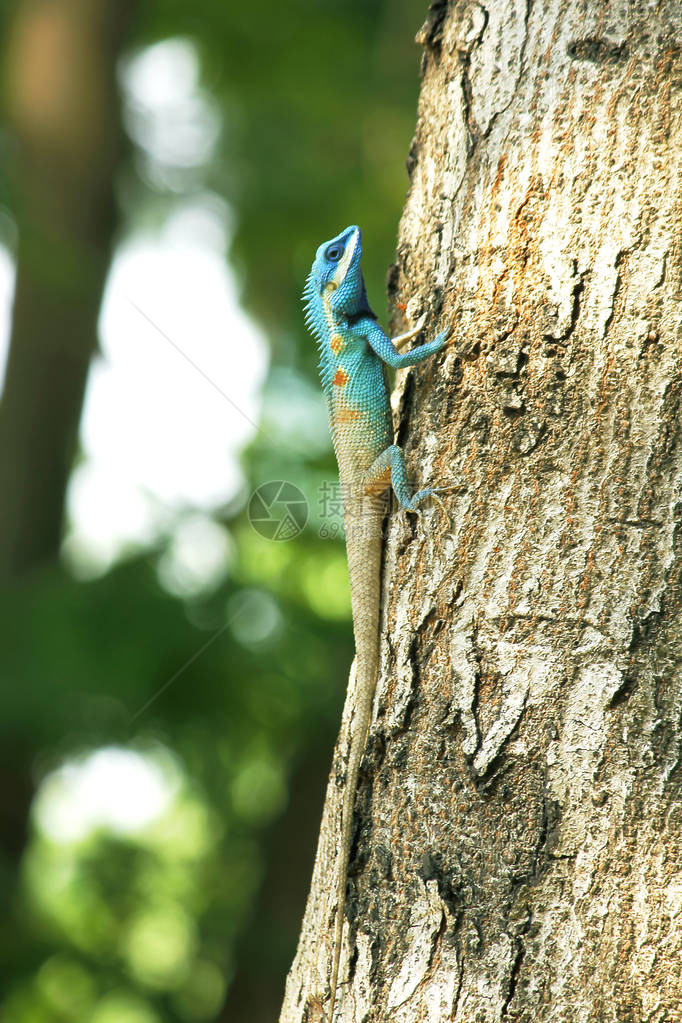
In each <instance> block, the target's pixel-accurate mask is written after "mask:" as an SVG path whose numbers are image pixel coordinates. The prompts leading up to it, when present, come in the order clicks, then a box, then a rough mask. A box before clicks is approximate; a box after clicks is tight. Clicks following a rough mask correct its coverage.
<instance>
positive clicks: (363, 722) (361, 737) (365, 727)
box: [328, 658, 377, 1023]
mask: <svg viewBox="0 0 682 1023" xmlns="http://www.w3.org/2000/svg"><path fill="white" fill-rule="evenodd" d="M372 660H373V662H374V663H370V664H367V663H366V662H365V663H363V664H358V661H356V684H355V693H356V703H355V708H354V717H355V728H354V730H353V737H352V739H351V745H350V754H349V757H348V767H347V769H346V783H345V787H344V792H343V803H342V807H341V845H340V852H339V860H338V863H337V874H336V887H335V893H334V896H335V898H334V901H335V904H336V920H335V923H334V946H333V947H334V961H333V965H332V973H331V993H330V998H329V1014H328V1020H329V1023H332V1020H333V1018H334V1003H335V1002H336V989H337V985H338V979H339V964H340V962H341V938H342V935H343V921H344V916H345V908H346V885H347V879H348V878H347V875H348V861H349V859H350V844H351V830H352V827H353V808H354V806H355V790H356V789H357V785H358V775H359V773H360V762H361V761H362V755H363V753H364V751H365V745H366V742H367V733H368V732H369V724H370V718H371V716H372V703H373V699H374V688H375V682H376V668H377V666H376V660H375V659H374V658H373V659H372Z"/></svg>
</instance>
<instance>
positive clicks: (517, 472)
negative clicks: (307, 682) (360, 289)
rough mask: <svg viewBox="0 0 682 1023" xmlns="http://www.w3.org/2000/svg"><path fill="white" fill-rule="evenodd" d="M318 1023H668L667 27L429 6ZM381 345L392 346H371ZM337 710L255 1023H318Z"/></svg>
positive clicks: (671, 944)
mask: <svg viewBox="0 0 682 1023" xmlns="http://www.w3.org/2000/svg"><path fill="white" fill-rule="evenodd" d="M418 38H419V40H420V41H421V42H422V43H423V44H424V45H425V46H426V54H425V60H424V83H423V88H422V95H421V102H420V109H419V123H418V129H417V136H416V139H415V142H414V144H413V147H412V151H411V154H410V168H411V177H412V185H411V190H410V194H409V198H408V201H407V206H406V209H405V213H404V216H403V220H402V225H401V230H400V244H399V249H398V265H397V267H396V268H394V272H393V273H392V275H391V298H392V300H393V302H394V305H395V306H396V307H398V308H403V307H404V306H405V305H406V306H407V319H408V321H409V322H410V323H412V322H414V319H415V318H416V317H417V316H418V315H419V313H420V311H421V310H422V308H423V309H424V310H428V311H429V313H430V318H429V328H428V333H429V334H431V333H432V332H433V331H434V330H435V329H436V327H440V326H441V325H443V324H444V323H447V322H450V323H452V325H453V339H452V342H451V345H450V347H449V349H448V350H447V354H445V355H444V356H443V357H441V358H440V361H439V362H438V361H437V360H434V361H433V362H431V363H428V364H426V365H425V366H424V367H423V368H421V367H420V368H417V369H416V370H410V371H409V373H408V374H407V377H406V379H403V380H401V381H399V389H398V393H399V396H400V405H399V408H400V424H401V428H400V437H401V442H402V443H404V444H405V447H406V455H407V462H408V466H411V467H412V470H413V475H414V476H415V477H416V478H417V479H418V480H419V482H420V483H421V482H422V481H424V482H431V481H434V482H435V481H437V482H438V483H441V484H453V485H456V486H457V487H458V488H459V489H458V490H455V491H454V492H453V493H452V494H451V495H449V497H448V501H449V505H450V510H451V514H452V520H453V526H452V528H451V530H450V531H449V532H448V530H447V529H446V528H445V527H444V526H443V525H441V523H440V521H439V520H438V519H436V518H434V519H431V520H430V524H429V525H426V524H425V523H424V522H423V521H422V522H420V521H415V520H414V519H413V518H410V517H407V516H404V515H400V514H397V515H394V516H393V518H392V520H391V524H390V529H389V535H388V542H387V546H386V552H385V564H384V579H383V601H384V604H383V636H382V660H381V671H380V680H379V687H378V693H377V699H376V701H375V718H374V724H373V728H372V736H371V738H370V744H369V748H368V753H367V755H366V757H365V761H364V772H363V775H362V777H361V781H360V786H359V789H358V798H357V804H356V838H355V845H354V852H353V856H352V863H351V871H350V879H349V900H348V913H347V921H346V927H345V930H344V945H343V951H342V963H341V975H340V989H341V993H340V999H339V1002H338V1003H337V1005H338V1009H337V1015H336V1018H337V1020H345V1021H347V1023H349V1021H354V1023H360V1021H363V1023H367V1021H370V1020H377V1021H378V1020H391V1021H396V1023H401V1021H404V1023H408V1021H409V1023H411V1021H417V1020H419V1021H421V1020H424V1021H430V1023H440V1021H442V1020H455V1021H459V1023H474V1021H485V1023H488V1021H490V1023H493V1021H495V1023H496V1021H524V1023H526V1021H528V1023H530V1021H533V1023H538V1021H557V1023H558V1021H562V1023H563V1021H565V1023H569V1021H570V1023H580V1021H585V1023H587V1021H600V1023H601V1021H613V1023H627V1021H631V1023H641V1021H647V1023H664V1021H665V1023H674V1021H678V1020H680V1019H682V969H680V964H681V963H682V870H681V867H680V865H681V864H682V802H681V801H680V782H681V780H682V770H680V756H681V751H682V720H681V719H682V671H681V665H682V590H681V588H680V570H681V568H682V533H681V531H680V524H681V522H682V409H681V407H680V405H681V401H682V380H681V377H680V369H679V357H680V344H681V342H682V327H681V318H680V299H681V298H682V295H681V294H680V273H681V270H682V253H681V250H680V238H681V237H682V224H681V209H682V207H681V204H680V200H681V198H682V190H681V181H680V175H681V168H682V161H681V160H680V150H681V143H682V130H681V115H682V93H681V91H680V85H681V84H682V74H681V70H682V62H681V50H680V45H681V43H682V7H680V5H679V2H678V0H661V2H659V3H656V4H652V3H648V2H646V0H630V2H628V3H625V0H622V2H617V3H611V4H604V3H602V2H600V0H580V2H579V0H553V2H550V0H543V2H536V3H533V2H532V0H525V2H521V0H512V2H509V3H507V2H502V0H495V2H494V3H490V4H487V5H486V7H485V8H484V7H483V6H480V5H479V4H476V3H473V4H472V3H454V4H446V3H440V4H434V5H433V7H432V9H431V11H430V13H429V19H428V21H427V23H426V25H425V26H424V28H423V29H422V31H421V33H420V36H419V37H418ZM399 326H402V322H396V324H395V327H396V329H397V328H398V327H399ZM346 728H347V715H346V719H345V724H344V728H343V730H342V737H341V741H340V744H339V748H338V749H337V753H336V759H335V766H334V770H333V772H332V777H331V781H330V786H329V792H328V799H327V808H326V812H325V817H324V820H323V826H322V834H321V839H320V847H319V850H318V857H317V862H316V867H315V873H314V877H313V885H312V891H311V893H310V896H309V901H308V907H307V911H306V916H305V920H304V923H303V930H302V935H301V940H300V945H299V949H298V953H297V956H296V959H295V962H294V964H293V967H292V970H291V973H290V975H289V979H288V984H287V992H286V997H285V1002H284V1007H283V1011H282V1015H281V1020H282V1021H286V1023H293V1021H303V1020H306V1021H308V1023H312V1021H313V1020H319V1019H322V1018H326V1013H327V1011H328V1005H327V1004H326V1003H325V1001H324V998H325V994H326V988H327V984H328V976H329V968H330V962H331V954H332V953H331V936H332V934H333V912H332V892H333V886H332V866H333V862H334V850H335V834H336V832H335V829H336V828H337V827H338V812H337V806H338V802H339V798H340V781H339V782H337V778H338V779H341V778H342V760H341V758H340V754H339V750H341V751H345V749H346V747H347V738H346Z"/></svg>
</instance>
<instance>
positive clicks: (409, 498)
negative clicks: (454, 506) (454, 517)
mask: <svg viewBox="0 0 682 1023" xmlns="http://www.w3.org/2000/svg"><path fill="white" fill-rule="evenodd" d="M389 478H390V481H391V487H392V489H393V493H394V494H395V496H396V498H397V499H398V502H399V504H400V506H401V508H404V509H405V511H411V512H417V513H419V511H420V507H419V506H420V505H421V504H422V503H423V502H424V501H426V500H428V499H429V498H431V499H432V500H434V501H435V502H436V503H437V505H438V506H439V508H440V509H441V511H442V512H443V514H444V515H445V517H446V519H447V520H448V522H449V521H450V516H449V515H448V513H447V511H446V509H445V505H444V504H443V502H442V501H441V499H440V498H439V497H438V494H437V492H436V491H435V490H434V488H433V487H423V488H422V489H421V490H418V491H417V492H416V493H415V494H413V495H410V485H409V481H408V478H407V468H406V466H405V459H404V457H403V452H402V449H401V448H399V447H398V445H397V444H390V445H389V446H388V447H387V448H385V450H384V451H382V452H381V454H380V455H379V456H378V457H377V458H375V459H374V461H373V462H372V464H371V466H370V467H369V469H368V470H367V473H366V474H365V478H364V484H365V488H366V490H367V491H371V490H373V489H376V487H377V484H380V483H384V482H388V480H389Z"/></svg>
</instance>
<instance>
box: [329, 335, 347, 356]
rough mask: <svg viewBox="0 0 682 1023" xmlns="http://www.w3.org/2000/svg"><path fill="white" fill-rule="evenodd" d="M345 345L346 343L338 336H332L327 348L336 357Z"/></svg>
mask: <svg viewBox="0 0 682 1023" xmlns="http://www.w3.org/2000/svg"><path fill="white" fill-rule="evenodd" d="M345 345H346V342H345V341H344V340H343V338H342V337H341V335H340V334H332V339H331V341H330V342H329V347H330V348H331V350H332V351H333V352H334V354H335V355H338V354H339V352H340V351H342V350H343V348H344V347H345Z"/></svg>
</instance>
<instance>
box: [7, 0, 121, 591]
mask: <svg viewBox="0 0 682 1023" xmlns="http://www.w3.org/2000/svg"><path fill="white" fill-rule="evenodd" d="M134 2H135V0H95V2H93V0H55V2H53V3H48V4H46V3H44V2H42V0H23V2H22V3H20V4H19V5H18V8H17V11H16V14H15V16H14V19H13V23H12V26H11V30H10V31H9V34H8V40H7V46H6V55H7V60H6V61H5V65H4V68H3V71H4V85H5V90H6V98H7V109H8V114H9V120H10V125H11V131H12V138H11V141H12V148H11V155H12V160H11V172H12V179H13V192H14V209H13V212H14V215H15V216H16V221H17V227H18V233H19V242H18V252H17V283H16V293H15V298H14V309H13V316H12V336H11V341H10V351H9V359H8V363H7V373H6V377H5V388H4V393H3V396H2V401H1V402H0V494H1V495H2V499H1V500H0V580H2V579H3V578H6V577H10V576H18V575H21V574H23V573H25V572H26V571H28V570H29V569H31V568H33V567H35V566H38V565H40V564H42V563H44V562H47V561H52V560H54V559H55V558H56V556H57V553H58V550H59V541H60V537H61V525H62V512H63V505H64V493H65V490H66V484H67V480H68V475H69V472H70V469H71V462H72V459H73V455H74V451H75V445H76V433H77V428H78V421H79V419H80V412H81V405H82V401H83V392H84V389H85V381H86V376H87V372H88V367H89V364H90V358H91V356H92V353H93V352H94V350H95V346H96V342H97V315H98V310H99V304H100V297H101V293H102V288H103V286H104V279H105V275H106V271H107V267H108V263H109V250H110V246H111V242H112V238H113V232H114V227H115V223H116V210H115V204H114V183H113V178H114V171H115V168H116V165H117V162H118V160H119V158H120V155H121V148H122V141H123V136H122V131H121V126H120V117H119V109H118V95H117V89H116V61H117V59H118V56H119V53H120V48H121V45H122V42H123V37H124V31H125V29H126V27H127V25H128V22H129V17H130V12H131V10H132V8H133V5H134Z"/></svg>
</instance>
